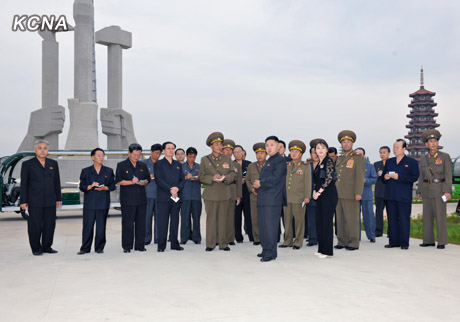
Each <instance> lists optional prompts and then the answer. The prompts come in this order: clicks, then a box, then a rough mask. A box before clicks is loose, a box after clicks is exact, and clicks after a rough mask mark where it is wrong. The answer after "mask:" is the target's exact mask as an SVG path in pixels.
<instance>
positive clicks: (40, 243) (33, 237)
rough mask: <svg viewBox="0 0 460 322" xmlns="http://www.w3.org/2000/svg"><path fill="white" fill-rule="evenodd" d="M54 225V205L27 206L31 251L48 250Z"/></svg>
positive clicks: (52, 236)
mask: <svg viewBox="0 0 460 322" xmlns="http://www.w3.org/2000/svg"><path fill="white" fill-rule="evenodd" d="M55 227H56V206H52V207H29V219H28V220H27V232H28V234H29V244H30V248H31V249H32V253H35V252H41V251H48V250H50V249H51V245H53V238H54V229H55Z"/></svg>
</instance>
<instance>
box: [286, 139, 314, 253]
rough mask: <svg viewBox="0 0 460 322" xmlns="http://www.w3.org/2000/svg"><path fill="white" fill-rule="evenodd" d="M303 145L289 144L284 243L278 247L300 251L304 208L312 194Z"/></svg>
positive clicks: (301, 143) (293, 142)
mask: <svg viewBox="0 0 460 322" xmlns="http://www.w3.org/2000/svg"><path fill="white" fill-rule="evenodd" d="M305 149H306V146H305V143H304V142H302V141H300V140H293V141H291V142H289V152H290V156H291V158H292V161H289V162H288V164H287V175H286V195H287V206H285V207H284V218H285V225H286V227H285V232H284V243H283V244H281V245H280V246H279V247H281V248H285V247H293V249H300V247H302V244H303V236H304V233H305V208H304V207H305V206H306V204H308V203H309V202H310V197H311V193H312V189H311V188H312V186H311V168H310V165H309V164H307V163H304V162H302V156H303V154H304V153H305ZM292 218H294V221H295V230H296V231H295V236H296V237H295V240H294V241H293V237H292V236H293V232H292V230H293V227H292Z"/></svg>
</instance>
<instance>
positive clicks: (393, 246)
mask: <svg viewBox="0 0 460 322" xmlns="http://www.w3.org/2000/svg"><path fill="white" fill-rule="evenodd" d="M395 247H399V246H398V245H390V244H388V245H385V248H395Z"/></svg>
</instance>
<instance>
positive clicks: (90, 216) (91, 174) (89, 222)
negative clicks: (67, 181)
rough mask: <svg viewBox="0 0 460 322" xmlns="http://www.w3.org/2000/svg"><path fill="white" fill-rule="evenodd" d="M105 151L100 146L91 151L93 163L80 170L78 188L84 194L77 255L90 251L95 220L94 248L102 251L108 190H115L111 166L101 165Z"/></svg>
mask: <svg viewBox="0 0 460 322" xmlns="http://www.w3.org/2000/svg"><path fill="white" fill-rule="evenodd" d="M104 158H105V152H104V150H102V149H101V148H95V149H94V150H92V151H91V159H93V162H94V164H93V165H92V166H90V167H87V168H84V169H83V170H81V174H80V190H81V191H82V192H83V193H84V194H85V199H84V202H83V233H82V244H81V247H80V251H79V252H78V255H83V254H86V253H89V252H90V251H91V244H92V243H93V231H94V222H96V238H95V242H94V250H95V251H96V253H98V254H102V253H103V252H104V247H105V242H106V239H105V227H106V223H107V215H108V213H109V208H110V191H113V190H115V176H114V175H113V170H112V168H109V167H106V166H104V165H102V163H103V162H104Z"/></svg>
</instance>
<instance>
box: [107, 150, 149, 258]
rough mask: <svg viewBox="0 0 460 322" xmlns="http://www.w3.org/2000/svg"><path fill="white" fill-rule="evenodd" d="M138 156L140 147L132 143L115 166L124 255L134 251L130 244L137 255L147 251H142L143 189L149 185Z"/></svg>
mask: <svg viewBox="0 0 460 322" xmlns="http://www.w3.org/2000/svg"><path fill="white" fill-rule="evenodd" d="M141 156H142V146H141V145H140V144H137V143H132V144H130V145H129V148H128V158H127V159H126V160H125V161H121V162H119V163H118V164H117V170H116V177H115V183H116V184H118V185H120V204H121V247H123V252H124V253H129V252H130V251H131V249H133V244H134V249H135V250H138V251H140V252H144V251H146V250H147V249H146V248H145V208H146V205H147V197H146V194H145V186H146V185H148V184H149V182H150V173H149V169H148V168H147V165H145V163H143V162H139V160H140V158H141ZM134 232H135V233H134ZM134 239H135V241H134Z"/></svg>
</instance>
